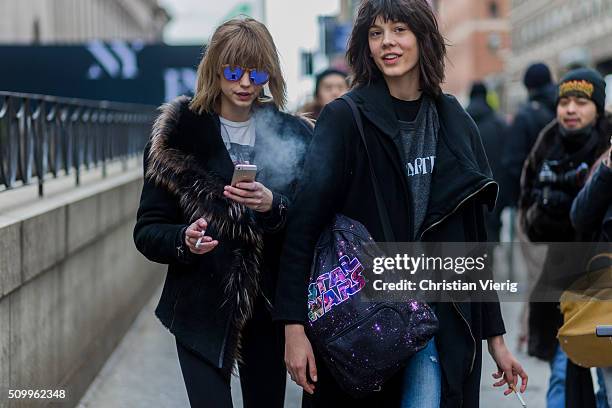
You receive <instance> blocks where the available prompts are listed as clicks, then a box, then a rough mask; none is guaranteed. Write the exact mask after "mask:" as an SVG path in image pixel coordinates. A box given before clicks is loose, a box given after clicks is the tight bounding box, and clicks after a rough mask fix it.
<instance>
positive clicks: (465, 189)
mask: <svg viewBox="0 0 612 408" xmlns="http://www.w3.org/2000/svg"><path fill="white" fill-rule="evenodd" d="M445 54H446V49H445V43H444V39H443V38H442V36H441V35H440V33H439V30H438V25H437V22H436V19H435V16H434V13H433V12H432V10H431V8H430V6H429V4H428V2H427V0H364V1H363V2H362V3H361V5H360V8H359V11H358V15H357V19H356V22H355V25H354V27H353V31H352V34H351V39H350V42H349V49H348V55H347V56H348V62H349V65H350V67H351V69H352V71H353V72H354V78H353V80H354V82H353V89H352V91H351V92H350V93H349V96H350V97H351V98H352V99H353V100H354V101H355V103H356V105H357V107H358V109H359V112H360V114H361V118H362V121H363V124H364V130H365V134H366V140H367V143H368V149H369V151H370V155H371V156H372V159H373V162H374V163H373V165H374V171H375V174H376V176H377V178H378V180H380V181H381V185H380V189H381V194H382V196H383V201H384V203H385V205H386V207H387V211H388V213H389V214H390V216H391V217H392V229H393V233H394V236H395V239H396V240H397V241H399V242H410V241H420V240H423V241H437V242H449V241H459V242H474V241H485V240H486V230H485V224H484V217H483V215H484V214H483V210H484V205H485V204H487V205H488V206H489V208H492V207H493V206H494V204H495V198H496V194H497V189H498V188H497V184H496V183H495V182H494V181H493V179H492V178H491V172H490V169H489V166H488V163H487V158H486V157H485V154H484V151H483V148H482V143H481V141H480V136H479V134H478V130H477V128H476V126H475V125H474V122H473V121H472V120H471V119H470V118H469V116H468V115H467V114H466V112H465V111H464V110H463V109H462V108H461V106H460V105H459V103H458V102H457V101H456V100H455V98H453V97H452V96H449V95H445V94H443V93H442V92H441V89H440V84H441V82H442V80H443V79H444V58H445ZM434 167H435V171H434ZM369 171H370V170H369V165H368V159H367V156H366V153H365V150H364V146H363V144H362V142H361V139H360V136H359V133H358V129H357V126H356V124H355V120H354V119H353V116H352V113H351V110H350V108H349V106H348V104H347V103H346V102H345V101H343V100H336V101H334V102H332V103H330V104H328V105H327V106H326V107H325V108H324V110H323V112H322V113H321V116H320V117H319V120H318V122H317V125H316V128H315V135H314V138H313V142H312V144H311V148H310V150H309V153H308V155H307V158H306V164H305V174H304V176H303V177H302V178H301V184H298V189H297V195H296V199H295V202H294V206H293V208H292V211H291V213H290V215H289V219H288V224H287V241H286V244H285V247H284V250H283V254H282V256H281V268H280V271H281V274H280V276H279V290H278V291H277V297H276V309H275V318H276V319H278V320H281V321H284V322H285V340H286V346H285V348H286V351H285V362H286V364H287V368H288V371H289V373H290V375H291V377H292V378H293V380H294V381H296V382H297V383H298V384H299V385H300V386H302V387H303V388H304V390H305V392H306V393H307V394H308V395H306V394H305V401H306V402H307V403H310V404H311V405H313V406H334V405H335V406H351V407H357V406H359V407H361V406H363V407H376V406H384V407H392V406H400V404H401V405H403V406H410V407H412V408H415V407H416V408H421V407H431V406H432V400H433V405H434V406H437V405H436V404H439V405H440V406H442V407H464V408H465V407H478V406H479V387H480V371H481V347H482V346H481V340H485V339H486V340H487V343H488V349H489V352H490V354H491V356H492V357H493V359H494V360H495V362H496V364H497V366H498V368H499V369H498V371H497V372H496V373H493V377H494V378H496V379H497V382H496V383H495V385H497V386H503V385H505V384H508V387H507V388H506V390H505V394H506V395H507V394H509V393H510V392H511V389H510V387H509V385H510V384H512V385H513V386H514V384H516V383H517V382H518V376H520V377H521V378H522V383H521V387H520V391H524V390H525V389H526V385H527V375H526V374H525V372H524V370H523V369H522V368H521V366H520V364H519V363H518V362H517V360H516V359H515V358H514V357H513V355H512V353H511V352H510V351H509V350H508V348H507V347H506V345H505V344H504V340H503V334H504V333H505V329H504V323H503V320H502V317H501V313H500V308H499V304H498V303H456V304H455V303H448V302H447V303H438V304H436V305H435V310H436V315H437V317H438V320H439V323H440V329H439V332H438V333H437V334H436V336H435V341H432V342H431V343H430V344H429V345H428V347H427V348H426V349H424V350H423V351H422V352H424V353H426V355H427V356H428V357H431V358H422V356H420V354H421V353H422V352H419V353H417V354H416V355H415V356H414V357H413V358H412V359H413V360H415V361H410V362H409V363H408V367H407V369H406V371H405V372H400V373H398V374H397V375H396V376H395V377H394V378H392V379H390V380H389V381H388V382H387V383H386V384H385V385H384V386H383V387H382V390H381V391H380V392H377V393H373V394H372V395H370V396H369V397H366V398H365V399H360V400H356V399H354V398H353V397H352V396H351V395H347V394H346V393H344V392H343V391H342V390H341V389H340V388H339V386H338V385H337V383H336V381H335V380H334V378H333V377H332V376H331V375H330V373H329V371H328V370H327V369H326V367H325V366H324V364H323V363H322V361H321V360H319V358H318V355H317V350H313V349H312V346H311V343H310V341H309V340H308V338H307V337H306V335H305V333H304V327H303V324H304V323H305V322H306V305H307V299H306V293H307V291H306V281H307V278H308V274H309V271H310V263H311V261H312V256H313V252H314V247H315V244H316V241H317V239H318V237H319V235H320V233H321V232H322V231H323V229H324V227H325V226H326V225H327V224H329V223H330V221H331V220H332V217H333V216H334V214H336V213H342V214H344V215H346V216H348V217H350V218H352V219H354V220H357V221H359V222H360V223H362V224H363V225H364V226H365V227H366V228H367V229H368V231H369V232H370V233H371V234H372V236H373V238H374V239H375V240H376V241H379V242H383V241H384V238H383V237H384V233H383V227H382V225H381V222H380V221H379V218H378V211H377V207H376V201H375V200H374V199H372V198H371V197H373V186H372V185H371V181H370V177H369ZM435 356H437V358H435ZM427 361H429V363H430V365H434V367H426V366H424V365H425V364H426V363H427ZM438 362H439V363H438ZM425 369H427V370H429V371H427V372H428V373H431V374H432V375H429V374H428V375H427V377H426V378H423V377H422V376H421V374H422V372H423V370H425ZM436 370H437V371H436ZM436 381H438V383H437V384H436ZM436 394H438V395H439V397H438V398H439V402H438V401H436V398H437V397H436Z"/></svg>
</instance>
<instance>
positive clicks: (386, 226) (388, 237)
mask: <svg viewBox="0 0 612 408" xmlns="http://www.w3.org/2000/svg"><path fill="white" fill-rule="evenodd" d="M340 98H341V99H342V100H344V101H345V102H346V103H347V104H348V106H349V107H350V108H351V111H352V113H353V118H354V119H355V123H356V125H357V129H358V130H359V135H360V136H361V141H362V142H363V146H364V148H365V151H366V155H367V156H368V163H369V166H370V179H371V181H372V186H373V187H374V197H375V198H376V207H377V208H378V217H379V218H380V222H381V223H382V227H383V233H384V235H385V241H387V242H395V234H394V233H393V229H392V228H391V221H390V218H389V213H388V212H387V207H386V206H385V203H384V201H383V198H382V194H381V192H380V187H379V184H378V180H377V179H376V174H375V173H374V163H373V161H372V155H370V150H369V149H368V143H367V142H366V138H365V133H364V131H363V122H362V121H361V114H360V113H359V110H358V109H357V105H355V102H354V101H353V99H352V98H351V97H350V96H349V95H347V94H345V95H343V96H341V97H340Z"/></svg>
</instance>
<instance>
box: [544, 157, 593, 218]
mask: <svg viewBox="0 0 612 408" xmlns="http://www.w3.org/2000/svg"><path fill="white" fill-rule="evenodd" d="M588 173H589V166H588V164H586V163H581V164H580V165H578V167H576V168H572V169H567V168H566V167H565V166H563V164H562V163H560V162H558V161H556V160H545V161H544V162H543V163H542V168H541V169H540V172H539V174H538V177H537V187H536V189H535V190H534V193H535V196H536V197H535V198H536V200H537V202H538V203H539V204H540V205H541V206H542V208H548V209H558V210H561V211H562V212H565V211H566V210H569V207H570V206H571V203H572V201H573V199H574V196H575V195H576V193H577V192H578V191H579V190H580V188H582V186H583V185H584V183H585V181H586V178H587V175H588Z"/></svg>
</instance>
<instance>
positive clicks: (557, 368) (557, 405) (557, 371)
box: [546, 345, 567, 408]
mask: <svg viewBox="0 0 612 408" xmlns="http://www.w3.org/2000/svg"><path fill="white" fill-rule="evenodd" d="M566 371H567V356H566V355H565V353H564V352H563V350H561V346H559V345H557V352H556V353H555V356H554V357H553V360H552V361H551V362H550V380H549V382H548V391H547V392H546V408H565V374H566Z"/></svg>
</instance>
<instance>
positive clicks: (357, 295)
mask: <svg viewBox="0 0 612 408" xmlns="http://www.w3.org/2000/svg"><path fill="white" fill-rule="evenodd" d="M342 99H344V100H345V101H346V102H347V103H348V104H349V106H350V107H351V110H352V111H353V116H354V118H355V120H356V123H357V127H358V129H359V132H360V134H361V139H362V141H363V143H364V145H365V150H366V153H367V156H368V160H369V162H370V176H371V178H372V184H373V186H374V193H375V196H376V203H377V207H378V212H379V216H380V219H381V221H382V225H383V230H384V233H385V240H386V241H388V242H393V241H394V239H393V231H392V229H391V224H390V221H389V217H388V214H387V211H386V208H385V207H384V204H383V201H382V197H381V195H380V191H379V188H378V184H377V182H376V177H375V174H374V172H373V169H374V168H373V166H372V160H371V157H370V153H369V152H368V148H367V144H366V141H365V136H364V134H363V125H362V123H361V117H360V115H359V112H358V111H357V107H356V106H355V104H354V102H353V101H352V100H351V99H350V97H349V96H343V97H342ZM381 255H382V251H381V250H380V249H379V248H378V247H377V246H376V245H375V243H374V241H373V239H372V237H371V235H370V233H369V232H368V231H367V229H366V228H365V227H364V226H363V225H362V224H360V223H359V222H357V221H355V220H352V219H350V218H348V217H346V216H344V215H342V214H336V216H335V217H334V219H333V221H332V223H331V225H329V226H328V227H327V228H326V229H325V230H324V231H323V233H322V234H321V237H320V238H319V241H318V243H317V246H316V249H315V256H314V260H313V265H312V272H311V279H310V283H309V286H308V323H307V324H306V327H305V328H306V333H307V335H308V338H309V339H310V341H311V342H312V343H313V345H314V347H315V348H316V350H317V352H318V354H319V355H320V356H321V358H322V359H323V361H324V362H325V364H326V366H327V368H328V369H329V371H330V372H331V374H332V375H333V376H334V379H335V380H336V382H337V383H338V384H339V385H340V386H341V387H342V388H343V389H344V391H346V392H348V393H350V394H351V395H354V396H357V397H358V396H365V395H367V394H369V393H371V392H375V391H380V390H381V387H382V385H383V384H384V383H385V381H387V380H388V379H389V378H390V377H391V376H393V375H394V374H395V373H397V372H398V371H399V370H401V369H402V368H404V367H405V366H406V364H407V363H408V360H409V359H410V357H411V356H412V355H413V354H415V353H416V352H418V351H419V350H421V349H423V348H424V347H425V346H426V345H427V342H428V341H429V340H430V339H431V338H432V337H433V335H434V334H435V333H436V331H437V330H438V320H437V319H436V316H435V314H434V313H433V311H432V309H431V308H430V307H429V305H427V304H425V303H422V302H418V301H409V302H401V303H400V302H395V303H394V302H383V301H369V300H368V299H366V296H365V291H362V289H363V288H364V287H365V286H366V284H367V281H366V277H365V276H364V274H363V272H364V265H371V260H372V259H373V258H374V257H376V256H381Z"/></svg>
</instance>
